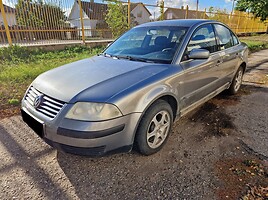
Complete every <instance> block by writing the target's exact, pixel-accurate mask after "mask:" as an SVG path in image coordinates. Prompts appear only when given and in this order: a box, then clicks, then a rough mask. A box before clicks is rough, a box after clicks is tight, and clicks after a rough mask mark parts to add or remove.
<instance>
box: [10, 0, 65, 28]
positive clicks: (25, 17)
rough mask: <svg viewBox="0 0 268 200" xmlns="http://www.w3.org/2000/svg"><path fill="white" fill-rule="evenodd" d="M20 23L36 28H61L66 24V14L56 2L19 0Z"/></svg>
mask: <svg viewBox="0 0 268 200" xmlns="http://www.w3.org/2000/svg"><path fill="white" fill-rule="evenodd" d="M15 7H16V20H17V23H18V25H21V26H29V27H35V28H59V27H61V26H63V25H64V22H65V20H66V16H65V15H64V12H63V11H62V10H61V8H60V7H59V6H57V5H55V4H48V3H43V1H42V0H39V1H33V0H18V3H17V4H16V6H15Z"/></svg>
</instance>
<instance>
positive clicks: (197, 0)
mask: <svg viewBox="0 0 268 200" xmlns="http://www.w3.org/2000/svg"><path fill="white" fill-rule="evenodd" d="M198 4H199V0H196V18H197V19H198Z"/></svg>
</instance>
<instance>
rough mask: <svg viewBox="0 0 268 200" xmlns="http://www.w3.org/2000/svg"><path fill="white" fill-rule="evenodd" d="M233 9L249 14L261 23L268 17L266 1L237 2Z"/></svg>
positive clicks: (267, 3) (242, 0)
mask: <svg viewBox="0 0 268 200" xmlns="http://www.w3.org/2000/svg"><path fill="white" fill-rule="evenodd" d="M235 9H236V10H239V11H247V12H251V13H253V14H254V16H255V17H260V18H261V20H262V21H265V20H266V19H267V17H268V1H267V0H237V4H236V7H235Z"/></svg>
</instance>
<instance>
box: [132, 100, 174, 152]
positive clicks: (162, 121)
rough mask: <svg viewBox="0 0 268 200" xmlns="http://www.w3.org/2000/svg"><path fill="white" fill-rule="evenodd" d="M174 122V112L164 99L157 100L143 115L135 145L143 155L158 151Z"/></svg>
mask: <svg viewBox="0 0 268 200" xmlns="http://www.w3.org/2000/svg"><path fill="white" fill-rule="evenodd" d="M172 124H173V112H172V108H171V107H170V105H169V104H168V103H167V102H166V101H164V100H157V101H156V102H155V103H154V104H152V105H151V106H150V107H149V108H148V110H147V111H146V112H145V114H144V115H143V117H142V119H141V121H140V124H139V127H138V129H137V133H136V138H135V145H136V147H137V150H138V151H139V152H140V153H141V154H143V155H151V154H154V153H156V152H158V151H159V150H160V149H161V148H162V147H163V146H164V144H165V143H166V141H167V138H168V136H169V133H170V130H171V127H172Z"/></svg>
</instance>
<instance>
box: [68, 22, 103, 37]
mask: <svg viewBox="0 0 268 200" xmlns="http://www.w3.org/2000/svg"><path fill="white" fill-rule="evenodd" d="M69 22H70V24H71V27H77V28H78V29H80V31H79V36H82V31H81V30H82V28H81V22H80V19H76V20H70V21H69ZM97 23H98V20H90V19H88V18H87V19H84V29H85V36H86V37H92V36H93V31H92V30H91V29H96V24H97Z"/></svg>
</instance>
